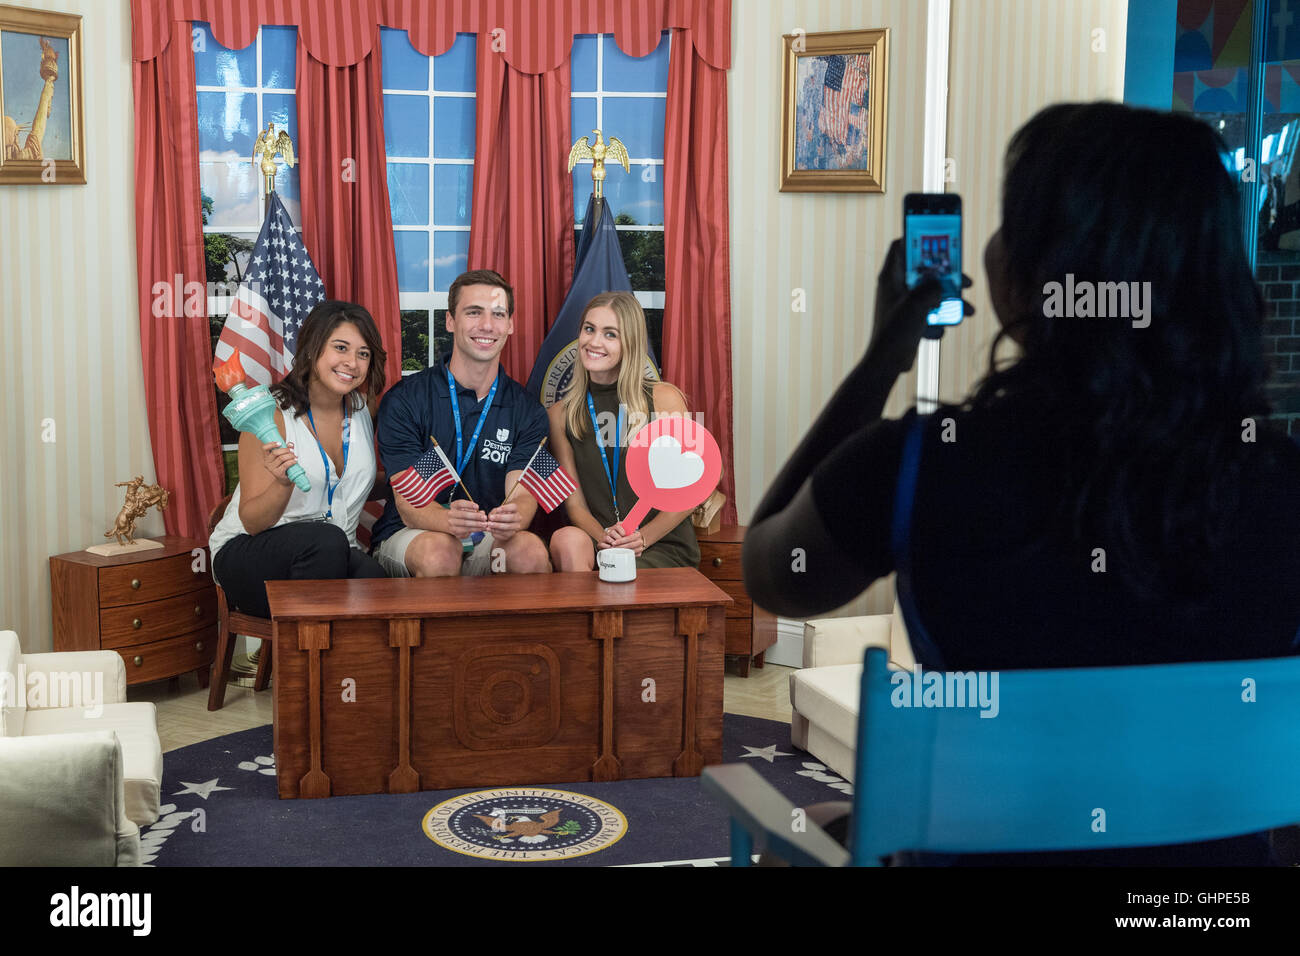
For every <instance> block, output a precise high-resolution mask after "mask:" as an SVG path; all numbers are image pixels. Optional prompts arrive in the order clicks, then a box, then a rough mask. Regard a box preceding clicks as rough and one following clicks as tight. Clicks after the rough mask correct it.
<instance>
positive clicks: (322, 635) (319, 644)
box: [298, 621, 330, 797]
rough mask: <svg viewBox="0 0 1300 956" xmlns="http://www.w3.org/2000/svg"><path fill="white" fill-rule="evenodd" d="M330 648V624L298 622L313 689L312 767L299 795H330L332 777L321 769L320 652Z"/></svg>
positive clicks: (300, 645)
mask: <svg viewBox="0 0 1300 956" xmlns="http://www.w3.org/2000/svg"><path fill="white" fill-rule="evenodd" d="M329 648H330V626H329V624H322V623H318V622H315V621H303V622H301V623H300V624H299V625H298V650H300V651H306V652H307V653H308V655H309V656H308V663H307V673H308V681H309V683H308V687H309V688H310V693H311V698H310V703H309V705H308V706H309V707H310V711H309V715H310V718H311V770H309V771H307V773H306V774H305V775H304V776H303V778H302V780H300V781H298V796H300V797H328V796H329V795H330V778H329V776H328V775H327V774H326V773H325V771H324V770H322V769H321V732H320V724H321V688H320V653H321V651H328V650H329Z"/></svg>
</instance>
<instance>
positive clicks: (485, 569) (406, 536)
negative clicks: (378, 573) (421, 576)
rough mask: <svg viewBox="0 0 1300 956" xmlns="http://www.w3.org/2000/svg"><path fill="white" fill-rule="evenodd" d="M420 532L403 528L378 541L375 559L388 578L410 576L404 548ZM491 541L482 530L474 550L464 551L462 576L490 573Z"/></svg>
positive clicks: (421, 532)
mask: <svg viewBox="0 0 1300 956" xmlns="http://www.w3.org/2000/svg"><path fill="white" fill-rule="evenodd" d="M422 534H424V532H423V531H421V530H420V529H419V528H403V529H402V530H401V531H398V532H397V533H396V534H393V535H391V536H390V537H387V538H385V539H384V540H383V541H381V542H380V544H379V547H378V548H376V549H375V560H377V561H378V562H379V563H380V564H381V565H382V566H383V568H384V570H385V571H387V572H388V576H389V577H390V578H409V577H410V576H411V571H410V569H409V568H407V566H406V549H407V548H408V547H409V546H410V544H411V542H412V541H414V540H415V539H416V537H417V536H418V535H422ZM493 543H494V541H493V538H492V535H491V533H490V532H484V534H483V540H482V541H480V542H479V543H478V544H477V545H475V546H474V550H473V551H466V552H464V553H463V554H462V555H461V564H460V573H461V575H462V576H465V575H467V576H469V577H486V576H487V575H489V574H491V573H492V545H493Z"/></svg>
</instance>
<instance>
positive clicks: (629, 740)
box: [266, 568, 732, 797]
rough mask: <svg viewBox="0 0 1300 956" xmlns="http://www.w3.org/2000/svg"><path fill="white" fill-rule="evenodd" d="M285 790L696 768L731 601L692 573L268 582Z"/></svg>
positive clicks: (718, 689)
mask: <svg viewBox="0 0 1300 956" xmlns="http://www.w3.org/2000/svg"><path fill="white" fill-rule="evenodd" d="M266 591H267V598H268V600H269V603H270V607H271V617H272V620H273V623H274V631H275V652H274V653H275V680H274V691H275V758H276V760H275V762H276V779H277V781H278V784H279V792H280V796H281V797H325V796H330V795H336V794H357V793H384V792H388V793H410V792H413V791H415V790H441V789H449V788H455V787H479V786H482V787H491V786H510V785H523V784H543V783H552V784H553V783H564V782H571V781H584V780H619V779H624V778H634V777H668V776H695V775H698V774H699V772H700V770H701V769H702V768H703V767H704V765H705V764H706V763H717V762H719V761H721V759H722V669H723V645H724V641H725V624H724V621H725V608H726V607H727V606H728V605H730V604H731V603H732V602H731V599H730V598H729V597H727V595H726V594H725V593H723V592H722V591H720V590H719V589H718V588H717V587H715V586H714V585H713V584H712V583H710V582H709V581H708V580H707V579H706V578H705V577H704V576H703V575H701V574H700V573H699V572H698V571H696V570H695V569H694V568H667V569H656V570H646V571H641V572H639V574H638V575H637V580H636V581H634V582H631V583H628V584H606V583H604V582H602V581H600V580H599V578H598V577H597V576H596V575H595V574H594V573H590V572H588V573H575V574H528V575H522V574H521V575H499V576H493V577H486V578H424V579H410V578H407V579H382V580H375V579H369V580H345V581H268V582H267V585H266Z"/></svg>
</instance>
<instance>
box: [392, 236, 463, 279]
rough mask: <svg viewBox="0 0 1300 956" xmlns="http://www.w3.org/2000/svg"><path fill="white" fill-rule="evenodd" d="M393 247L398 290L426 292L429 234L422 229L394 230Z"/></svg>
mask: <svg viewBox="0 0 1300 956" xmlns="http://www.w3.org/2000/svg"><path fill="white" fill-rule="evenodd" d="M393 247H394V249H395V251H396V253H397V288H398V291H400V292H428V291H429V234H428V233H427V232H422V231H421V232H411V231H407V230H402V231H395V232H394V233H393ZM448 284H450V283H448Z"/></svg>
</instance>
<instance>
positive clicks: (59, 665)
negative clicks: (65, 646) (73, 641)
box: [23, 651, 126, 710]
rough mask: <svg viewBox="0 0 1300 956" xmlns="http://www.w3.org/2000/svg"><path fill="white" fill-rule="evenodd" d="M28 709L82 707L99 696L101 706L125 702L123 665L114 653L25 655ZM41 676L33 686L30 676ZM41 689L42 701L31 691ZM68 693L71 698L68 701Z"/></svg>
mask: <svg viewBox="0 0 1300 956" xmlns="http://www.w3.org/2000/svg"><path fill="white" fill-rule="evenodd" d="M23 668H24V669H25V671H26V675H27V687H28V695H27V696H28V701H27V706H28V709H29V710H42V709H46V708H50V707H85V706H87V704H88V703H89V702H90V701H89V700H88V699H87V695H89V698H90V699H91V700H93V698H94V697H95V696H96V695H98V694H100V693H102V694H103V700H99V701H97V703H100V704H124V703H126V664H125V662H124V661H123V660H122V655H121V654H119V653H118V652H117V651H61V652H59V653H55V654H24V655H23ZM37 674H40V675H43V676H42V677H41V678H38V680H37V682H36V683H35V684H33V682H32V677H33V675H37ZM42 687H43V690H44V698H45V699H44V700H43V701H40V700H36V699H34V697H33V694H32V691H33V690H35V689H38V688H42ZM69 694H71V695H73V696H72V697H71V698H69Z"/></svg>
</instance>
